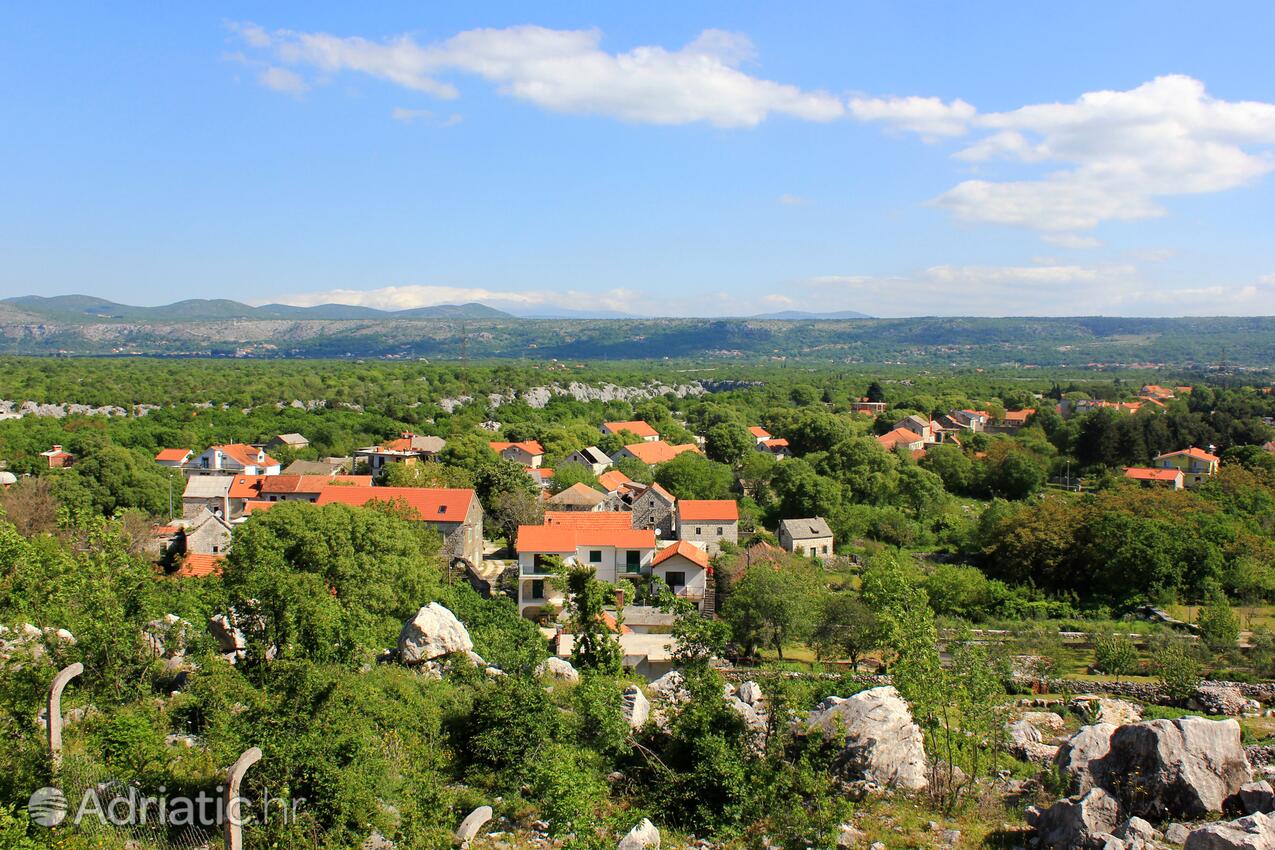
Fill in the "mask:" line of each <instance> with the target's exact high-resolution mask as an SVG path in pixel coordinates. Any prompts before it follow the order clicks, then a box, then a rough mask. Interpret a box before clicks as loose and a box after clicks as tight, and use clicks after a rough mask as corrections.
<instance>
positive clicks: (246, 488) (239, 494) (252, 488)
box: [226, 475, 271, 499]
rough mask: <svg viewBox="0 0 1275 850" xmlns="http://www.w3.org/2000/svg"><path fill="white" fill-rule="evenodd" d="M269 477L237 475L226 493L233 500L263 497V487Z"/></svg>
mask: <svg viewBox="0 0 1275 850" xmlns="http://www.w3.org/2000/svg"><path fill="white" fill-rule="evenodd" d="M269 477H271V476H268V475H236V476H234V478H233V479H232V480H231V482H230V490H229V491H228V492H227V493H226V495H227V496H229V497H230V498H232V499H255V498H257V497H258V496H260V495H261V485H262V482H263V481H265V479H267V478H269Z"/></svg>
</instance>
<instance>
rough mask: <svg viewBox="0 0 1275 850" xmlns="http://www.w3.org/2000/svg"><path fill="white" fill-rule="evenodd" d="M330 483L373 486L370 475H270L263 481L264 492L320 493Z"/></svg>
mask: <svg viewBox="0 0 1275 850" xmlns="http://www.w3.org/2000/svg"><path fill="white" fill-rule="evenodd" d="M329 484H338V485H355V486H363V487H371V486H372V476H370V475H269V476H266V478H265V480H264V481H263V482H262V483H261V492H262V493H274V494H276V495H278V494H284V493H319V492H322V490H323V488H324V487H327V486H328V485H329Z"/></svg>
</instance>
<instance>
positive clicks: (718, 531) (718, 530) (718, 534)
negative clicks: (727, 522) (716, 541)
mask: <svg viewBox="0 0 1275 850" xmlns="http://www.w3.org/2000/svg"><path fill="white" fill-rule="evenodd" d="M724 530H725V529H723V528H722V527H721V526H720V525H719V526H717V536H718V537H721V536H722V532H723V531H724Z"/></svg>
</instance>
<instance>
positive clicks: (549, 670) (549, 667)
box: [536, 655, 580, 682]
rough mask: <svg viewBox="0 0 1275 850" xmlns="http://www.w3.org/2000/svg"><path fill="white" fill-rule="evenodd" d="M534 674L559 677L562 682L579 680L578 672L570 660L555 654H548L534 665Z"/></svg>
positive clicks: (553, 677) (549, 677)
mask: <svg viewBox="0 0 1275 850" xmlns="http://www.w3.org/2000/svg"><path fill="white" fill-rule="evenodd" d="M536 675H537V676H541V677H543V678H546V679H561V680H562V681H564V682H578V681H580V674H579V673H578V672H577V671H576V668H574V667H572V666H571V662H570V661H568V660H566V659H565V658H559V657H558V656H556V655H550V656H549V657H548V658H546V659H545V660H544V661H541V662H540V663H539V664H537V665H536Z"/></svg>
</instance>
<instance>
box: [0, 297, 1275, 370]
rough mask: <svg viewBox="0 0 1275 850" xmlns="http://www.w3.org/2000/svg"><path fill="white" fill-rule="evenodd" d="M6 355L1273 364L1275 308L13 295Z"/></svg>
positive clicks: (1, 314) (0, 344)
mask: <svg viewBox="0 0 1275 850" xmlns="http://www.w3.org/2000/svg"><path fill="white" fill-rule="evenodd" d="M0 353H7V354H58V353H62V354H76V355H111V354H116V355H118V354H140V355H169V356H174V355H176V356H182V355H188V356H196V355H198V356H240V357H261V358H280V357H303V358H305V357H392V358H421V357H425V358H436V359H459V358H462V357H464V358H472V359H477V358H504V357H531V358H535V359H548V358H555V357H556V358H563V359H591V360H647V359H662V358H666V357H667V358H691V357H693V358H699V359H706V360H717V361H738V360H745V361H748V360H759V359H770V358H798V359H802V360H811V361H836V362H849V363H865V364H878V363H901V364H907V365H917V366H948V365H959V366H1001V365H1011V366H1013V365H1016V366H1062V365H1066V366H1073V367H1075V366H1086V365H1090V364H1100V365H1104V366H1119V365H1163V366H1170V367H1192V366H1202V367H1207V366H1214V365H1219V364H1224V363H1225V364H1230V365H1234V366H1241V367H1267V366H1269V365H1270V364H1272V363H1275V317H1261V318H1180V319H1143V318H1103V317H1087V318H997V319H992V318H910V319H845V320H820V321H815V320H771V319H720V320H711V319H572V320H565V319H563V320H557V319H513V318H484V317H448V316H442V317H404V316H401V315H397V316H389V317H385V316H377V317H375V318H366V319H349V318H343V319H324V318H306V319H298V318H288V317H279V318H238V317H237V318H224V319H218V318H213V317H209V318H207V319H204V320H201V321H191V320H189V319H183V320H180V321H178V320H164V319H156V318H148V319H144V320H139V319H132V318H128V317H118V318H117V317H113V316H103V315H95V316H94V317H92V318H91V319H78V318H73V317H69V316H67V315H66V314H59V315H53V314H48V313H46V314H44V315H36V314H34V313H32V312H30V311H28V310H25V309H23V307H22V305H20V304H14V303H12V302H10V303H7V304H4V309H0Z"/></svg>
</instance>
